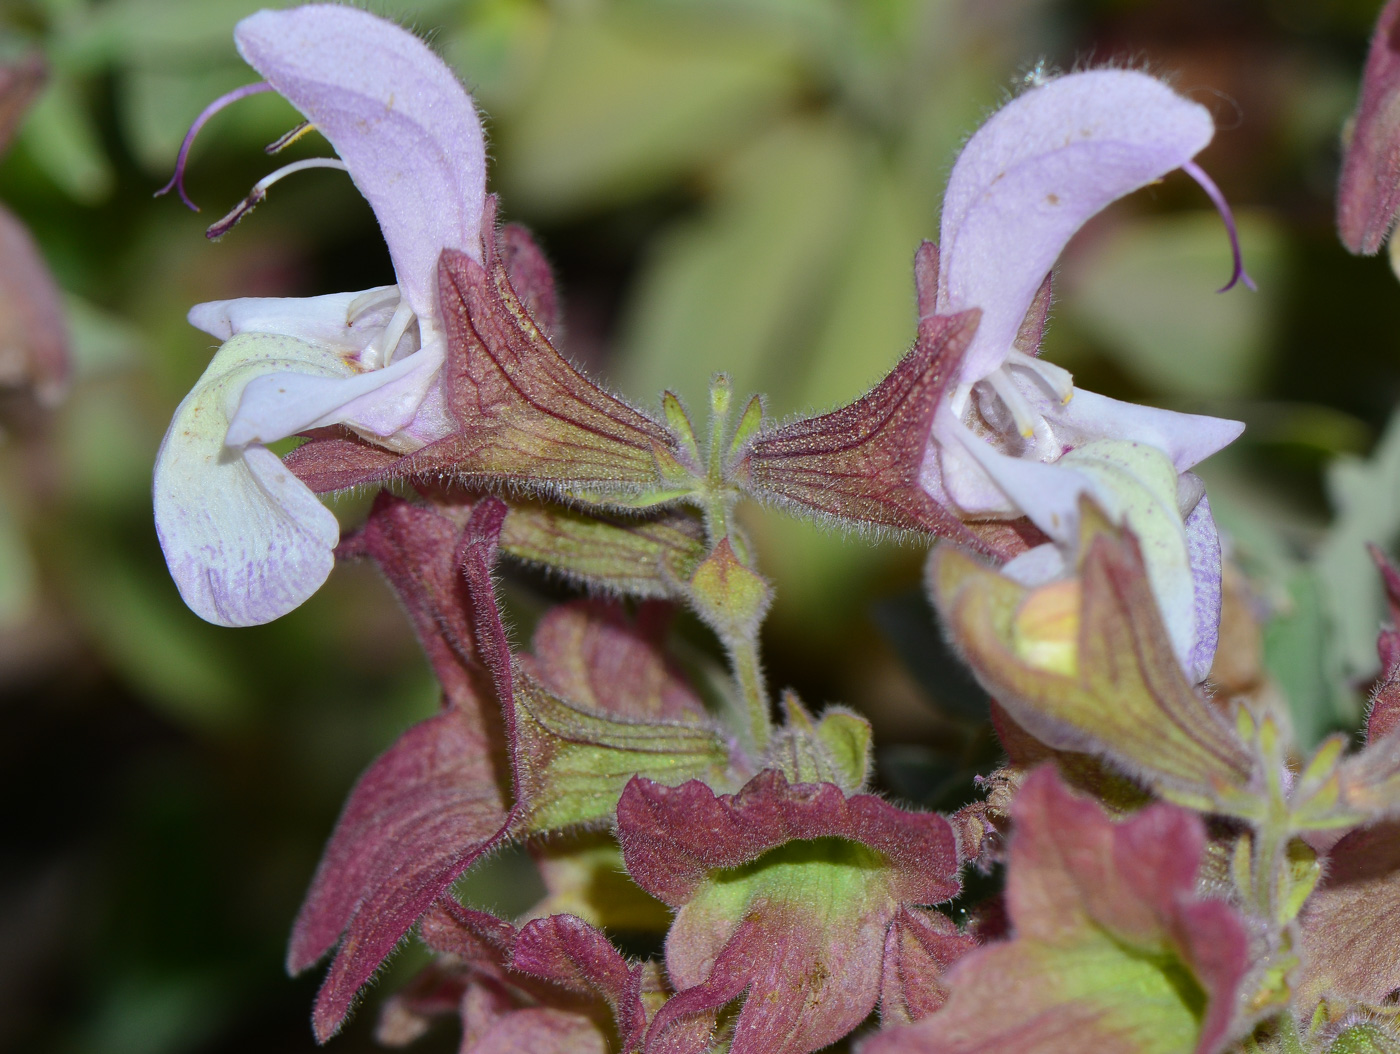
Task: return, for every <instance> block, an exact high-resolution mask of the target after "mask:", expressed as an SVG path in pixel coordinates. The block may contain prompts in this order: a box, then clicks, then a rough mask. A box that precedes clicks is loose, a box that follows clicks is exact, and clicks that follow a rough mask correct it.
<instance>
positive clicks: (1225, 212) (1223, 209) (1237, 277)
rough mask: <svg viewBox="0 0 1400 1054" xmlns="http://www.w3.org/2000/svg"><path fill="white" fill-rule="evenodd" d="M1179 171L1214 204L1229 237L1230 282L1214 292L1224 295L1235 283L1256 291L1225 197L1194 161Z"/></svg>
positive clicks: (1232, 215) (1188, 162)
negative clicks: (1232, 266) (1195, 184)
mask: <svg viewBox="0 0 1400 1054" xmlns="http://www.w3.org/2000/svg"><path fill="white" fill-rule="evenodd" d="M1181 170H1182V171H1183V172H1185V173H1186V174H1187V175H1188V176H1190V177H1191V178H1192V179H1194V180H1195V181H1196V182H1197V183H1199V184H1200V185H1201V189H1202V190H1204V191H1205V192H1206V196H1207V197H1208V198H1210V200H1211V201H1212V202H1213V203H1214V204H1215V208H1216V210H1217V211H1218V212H1219V213H1220V218H1221V219H1222V220H1224V221H1225V231H1226V233H1227V234H1229V235H1230V252H1231V253H1232V254H1233V255H1234V261H1235V270H1234V272H1233V273H1232V274H1231V275H1230V280H1229V281H1228V282H1226V283H1225V284H1224V285H1223V286H1221V287H1220V288H1219V289H1217V290H1216V292H1217V293H1226V292H1229V291H1230V290H1231V289H1233V288H1234V287H1235V283H1236V282H1243V283H1244V284H1245V286H1246V287H1247V288H1249V289H1252V290H1255V291H1256V292H1257V291H1258V289H1259V287H1258V286H1256V285H1255V284H1254V279H1252V278H1250V277H1249V275H1248V274H1247V273H1245V269H1244V255H1243V254H1242V253H1241V252H1240V235H1239V231H1238V230H1237V229H1236V228H1235V217H1234V214H1233V213H1232V212H1231V211H1230V203H1229V202H1228V201H1226V200H1225V195H1224V194H1222V193H1220V188H1219V187H1217V186H1216V185H1215V181H1214V180H1212V179H1211V178H1210V176H1208V175H1206V173H1205V169H1203V168H1201V166H1200V165H1198V164H1196V162H1194V161H1187V162H1186V163H1185V164H1183V165H1182V166H1181Z"/></svg>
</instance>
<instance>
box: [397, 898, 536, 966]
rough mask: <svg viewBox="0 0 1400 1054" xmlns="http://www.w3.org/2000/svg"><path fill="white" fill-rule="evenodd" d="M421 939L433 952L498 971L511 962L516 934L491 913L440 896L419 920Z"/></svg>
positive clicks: (510, 926) (503, 921) (506, 923)
mask: <svg viewBox="0 0 1400 1054" xmlns="http://www.w3.org/2000/svg"><path fill="white" fill-rule="evenodd" d="M418 936H419V937H421V938H422V939H423V943H424V944H426V945H427V946H428V947H429V948H432V949H433V950H434V951H437V952H442V953H444V954H446V955H451V956H453V957H454V958H456V959H458V960H460V961H461V962H465V963H471V964H473V965H475V966H478V967H483V968H486V969H488V970H497V971H499V970H504V969H505V966H506V963H507V962H509V961H510V955H511V951H512V949H514V947H515V938H516V931H515V927H514V926H512V925H511V924H510V923H509V922H507V921H506V920H505V919H501V918H497V917H496V916H495V915H492V914H491V913H490V912H489V911H479V910H477V909H476V908H468V907H464V906H462V905H461V904H459V903H458V902H457V901H456V900H455V899H453V898H452V897H451V896H441V897H439V898H438V899H437V900H435V901H433V903H432V905H431V906H430V907H429V908H428V910H427V911H425V912H424V913H423V917H422V918H421V919H419V920H418Z"/></svg>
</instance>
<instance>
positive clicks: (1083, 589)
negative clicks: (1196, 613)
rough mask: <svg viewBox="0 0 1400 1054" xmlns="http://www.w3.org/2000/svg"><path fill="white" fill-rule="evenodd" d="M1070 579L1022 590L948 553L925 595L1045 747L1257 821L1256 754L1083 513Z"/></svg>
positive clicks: (1129, 568) (1088, 509) (1106, 530)
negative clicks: (1200, 689) (1201, 686)
mask: <svg viewBox="0 0 1400 1054" xmlns="http://www.w3.org/2000/svg"><path fill="white" fill-rule="evenodd" d="M1081 519H1082V521H1083V525H1084V526H1083V531H1084V534H1083V540H1082V542H1081V552H1082V553H1083V554H1084V555H1083V556H1082V563H1081V565H1080V569H1079V578H1078V579H1074V580H1061V581H1058V582H1055V583H1052V584H1051V585H1048V586H1044V587H1041V588H1039V589H1026V588H1025V587H1023V586H1021V585H1019V584H1018V583H1016V582H1013V581H1011V580H1010V579H1009V578H1007V577H1005V576H1003V575H1001V574H999V573H997V572H996V571H994V570H992V569H991V568H988V567H985V566H983V565H982V564H980V563H979V562H978V561H977V560H975V559H974V558H973V557H971V556H969V555H967V554H965V553H962V552H959V551H957V550H954V549H951V548H946V549H943V550H940V551H939V552H936V553H935V554H934V558H933V560H932V561H931V562H930V565H929V586H930V590H931V592H932V593H933V594H934V597H935V600H936V602H937V604H938V607H939V610H940V611H941V612H942V615H943V620H944V624H945V625H947V626H948V627H949V628H950V630H951V632H952V633H953V636H954V639H955V641H956V642H957V644H958V645H959V646H960V647H961V649H962V650H963V653H964V655H965V656H966V658H967V661H968V662H969V664H970V665H971V666H972V668H973V670H974V672H975V673H976V674H977V677H978V679H979V681H980V682H981V683H982V685H983V687H985V688H986V689H987V691H988V692H990V693H991V694H992V695H993V696H994V697H995V698H996V700H997V701H998V702H999V703H1000V704H1001V706H1002V707H1003V708H1004V709H1005V710H1006V712H1007V713H1008V714H1010V715H1011V717H1012V718H1013V719H1014V720H1015V721H1016V723H1017V724H1019V725H1020V726H1021V727H1022V728H1024V729H1025V730H1026V731H1028V732H1029V733H1031V735H1033V736H1034V737H1035V738H1036V739H1038V740H1040V741H1041V742H1042V743H1044V744H1046V745H1048V746H1050V747H1052V748H1054V749H1055V750H1059V751H1073V752H1082V753H1089V754H1094V755H1096V756H1098V757H1101V758H1106V759H1108V760H1109V761H1111V762H1112V763H1114V764H1115V765H1118V766H1120V767H1121V768H1123V769H1124V770H1125V771H1127V772H1128V773H1129V774H1130V775H1133V776H1136V777H1139V778H1141V779H1143V780H1145V781H1147V782H1148V783H1149V784H1150V785H1151V786H1153V787H1154V788H1156V789H1157V790H1158V791H1159V792H1160V793H1162V794H1164V795H1166V796H1169V797H1174V798H1176V799H1178V800H1181V801H1183V802H1186V803H1188V804H1193V805H1200V806H1201V807H1203V808H1206V809H1218V810H1220V811H1226V812H1231V813H1233V814H1237V815H1247V816H1248V815H1253V814H1254V813H1253V811H1252V810H1255V809H1256V808H1257V807H1258V802H1257V800H1256V799H1257V795H1256V794H1255V793H1254V791H1253V789H1252V788H1253V787H1254V785H1255V762H1254V760H1253V755H1252V754H1251V752H1250V751H1249V749H1248V748H1247V747H1246V746H1245V744H1244V743H1243V742H1242V741H1241V740H1240V738H1239V736H1238V735H1237V733H1236V731H1235V729H1234V728H1232V727H1231V726H1230V725H1229V724H1228V723H1227V722H1226V721H1225V719H1224V717H1223V716H1222V715H1221V713H1220V712H1219V711H1218V710H1217V709H1215V708H1214V707H1213V706H1211V705H1210V704H1209V703H1208V702H1207V701H1206V700H1205V699H1204V698H1202V697H1201V696H1200V695H1198V694H1197V693H1196V691H1195V690H1194V689H1193V688H1192V686H1191V685H1190V684H1189V683H1188V682H1187V680H1186V678H1185V676H1184V675H1183V673H1182V671H1181V667H1180V665H1179V664H1178V662H1177V659H1176V656H1175V654H1174V653H1173V649H1172V644H1171V641H1170V640H1169V638H1168V636H1167V633H1166V629H1165V627H1164V626H1163V624H1162V618H1161V615H1160V614H1159V612H1158V608H1157V603H1156V601H1155V599H1154V597H1153V593H1152V588H1151V585H1150V584H1149V582H1148V579H1147V574H1146V570H1145V568H1144V565H1143V559H1142V554H1141V552H1140V550H1139V548H1138V545H1137V542H1136V540H1135V539H1134V538H1133V536H1132V534H1131V533H1130V532H1129V531H1127V530H1126V529H1115V528H1112V527H1110V526H1109V525H1108V524H1107V523H1106V522H1105V521H1104V520H1103V518H1102V516H1101V514H1099V513H1098V512H1097V511H1096V510H1095V509H1094V508H1093V506H1092V504H1090V503H1086V504H1085V506H1084V508H1083V511H1082V513H1081Z"/></svg>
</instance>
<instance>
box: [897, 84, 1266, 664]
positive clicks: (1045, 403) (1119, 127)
mask: <svg viewBox="0 0 1400 1054" xmlns="http://www.w3.org/2000/svg"><path fill="white" fill-rule="evenodd" d="M1213 132H1214V126H1213V124H1212V121H1211V118H1210V114H1209V113H1208V112H1207V111H1206V109H1205V108H1204V107H1203V106H1201V105H1199V104H1197V103H1194V102H1191V101H1190V100H1187V99H1184V98H1182V97H1181V96H1179V95H1177V94H1176V93H1175V92H1174V91H1172V90H1171V89H1170V88H1169V87H1167V86H1166V85H1165V84H1163V83H1162V82H1161V81H1159V80H1157V79H1156V78H1153V77H1150V76H1148V75H1147V74H1144V73H1140V72H1137V71H1133V70H1120V69H1100V70H1089V71H1085V72H1081V73H1075V74H1070V75H1068V76H1064V77H1060V78H1057V79H1054V80H1051V81H1048V82H1046V83H1043V84H1041V85H1038V86H1037V87H1034V88H1032V89H1031V90H1030V91H1027V92H1026V93H1025V94H1023V95H1021V96H1020V97H1019V98H1017V99H1015V100H1014V101H1013V102H1011V103H1010V104H1008V105H1007V106H1005V107H1003V108H1002V109H1001V110H1000V111H998V112H997V113H996V114H994V115H993V116H992V118H991V119H990V120H989V121H988V122H987V123H986V124H985V125H983V126H982V128H981V129H980V130H979V131H978V132H977V133H976V134H975V135H974V136H973V137H972V139H971V140H969V142H968V144H967V146H966V147H965V148H964V150H963V152H962V154H961V155H960V156H959V158H958V161H957V164H956V165H955V166H954V168H953V172H952V175H951V177H950V179H949V182H948V190H947V193H946V195H945V197H944V202H943V219H942V230H941V238H942V246H941V251H940V252H939V253H938V254H937V256H936V257H935V256H933V254H932V253H931V252H926V253H925V254H924V259H923V260H922V261H921V263H922V267H921V274H920V279H921V284H922V285H923V286H924V288H921V290H920V302H921V304H922V305H924V309H925V310H926V311H927V312H928V313H930V314H934V315H937V316H948V315H953V314H956V313H959V312H963V311H967V310H970V309H977V310H979V311H980V312H981V318H980V321H979V323H978V327H977V331H976V334H975V335H974V336H973V338H972V341H971V343H970V344H969V346H968V348H967V350H966V352H965V354H964V355H963V357H962V360H961V363H960V364H959V366H958V368H957V372H956V375H955V377H956V379H955V381H954V382H953V383H950V384H949V385H948V386H947V387H946V388H945V389H944V391H943V394H942V397H941V399H940V403H939V405H938V408H937V410H936V412H935V414H934V419H933V428H932V434H931V436H930V444H929V447H928V452H927V455H926V457H925V461H924V466H923V472H922V481H923V484H924V486H925V488H926V490H927V491H928V492H929V493H930V495H932V496H933V497H935V498H936V499H937V500H939V501H940V502H942V503H944V504H947V505H950V506H952V507H953V508H954V509H956V510H957V511H958V513H959V515H960V516H961V517H962V518H964V519H978V518H986V519H1009V518H1016V517H1020V516H1026V517H1028V518H1029V519H1030V520H1031V522H1032V523H1034V524H1035V526H1036V527H1038V528H1039V529H1040V530H1041V531H1043V532H1044V533H1045V534H1046V535H1047V536H1048V537H1049V539H1050V543H1049V544H1048V545H1047V546H1044V547H1041V548H1039V549H1033V550H1032V551H1031V552H1030V553H1028V554H1026V555H1024V556H1022V557H1020V558H1019V559H1018V560H1017V561H1015V562H1013V564H1011V565H1008V573H1011V574H1013V575H1015V576H1016V577H1018V578H1020V579H1021V580H1023V581H1027V582H1042V581H1046V580H1048V579H1050V578H1053V577H1056V576H1058V575H1060V574H1062V573H1063V571H1064V569H1065V567H1066V566H1067V557H1068V556H1069V555H1070V554H1071V553H1072V551H1073V548H1074V546H1075V544H1076V542H1077V536H1078V507H1079V499H1080V497H1081V496H1082V495H1084V494H1091V495H1093V496H1094V498H1095V500H1096V501H1098V503H1099V504H1100V505H1101V506H1103V507H1104V508H1106V509H1107V510H1108V511H1109V512H1110V513H1111V514H1113V515H1114V517H1115V518H1117V519H1126V521H1127V522H1128V523H1129V524H1130V525H1131V526H1132V527H1133V529H1134V530H1135V531H1136V532H1137V533H1138V534H1139V535H1140V536H1141V537H1142V540H1143V544H1144V549H1145V552H1146V555H1147V560H1148V568H1149V576H1150V577H1151V579H1152V582H1153V587H1154V591H1155V592H1156V594H1157V599H1158V603H1159V604H1160V605H1161V606H1162V608H1163V612H1164V615H1165V617H1166V620H1167V625H1168V629H1169V631H1170V633H1171V636H1172V640H1173V644H1174V645H1175V647H1176V650H1177V653H1178V657H1179V659H1180V661H1181V663H1182V665H1183V667H1184V668H1186V669H1187V670H1188V672H1190V673H1193V674H1194V675H1195V676H1196V678H1197V679H1200V678H1201V677H1204V676H1205V674H1206V672H1207V671H1208V670H1209V667H1210V660H1211V657H1212V656H1213V653H1214V641H1215V633H1216V625H1217V624H1218V619H1219V577H1220V570H1219V545H1218V540H1217V539H1216V534H1215V527H1214V523H1213V521H1212V520H1211V518H1210V513H1209V506H1208V505H1206V504H1204V498H1203V488H1202V487H1201V486H1200V484H1199V481H1198V480H1196V479H1195V477H1193V476H1189V475H1183V474H1184V473H1186V472H1187V470H1189V469H1190V468H1191V467H1192V466H1194V465H1195V464H1197V463H1198V462H1199V461H1201V460H1202V459H1203V458H1205V457H1207V456H1209V455H1210V454H1212V453H1214V452H1215V451H1217V450H1219V449H1220V448H1221V447H1223V446H1225V445H1226V444H1227V443H1229V442H1231V441H1232V440H1233V439H1235V438H1236V437H1237V436H1238V435H1239V434H1240V432H1241V430H1242V428H1243V426H1242V425H1240V424H1239V423H1238V422H1235V421H1226V420H1221V419H1218V418H1213V417H1202V416H1198V415H1192V414H1179V413H1173V412H1170V411H1165V410H1159V409H1154V408H1152V407H1144V406H1136V405H1133V404H1129V403H1123V402H1119V401H1117V400H1114V399H1108V398H1105V397H1104V396H1101V395H1096V394H1094V393H1093V392H1086V391H1082V390H1080V389H1078V388H1076V387H1075V386H1074V382H1073V378H1072V377H1071V376H1070V375H1069V373H1067V372H1066V371H1065V370H1063V369H1061V368H1059V367H1057V366H1054V365H1052V364H1050V363H1047V362H1045V361H1043V360H1041V359H1039V358H1037V357H1036V351H1037V350H1038V345H1039V341H1040V333H1041V330H1042V329H1043V326H1044V321H1045V314H1046V310H1047V308H1048V303H1049V290H1048V285H1047V283H1048V275H1049V272H1050V268H1051V267H1052V266H1053V264H1054V263H1055V261H1056V259H1057V258H1058V257H1059V255H1060V253H1061V251H1062V250H1063V249H1064V247H1065V245H1066V244H1067V243H1068V241H1069V239H1070V238H1071V237H1072V236H1073V235H1074V233H1075V232H1076V231H1077V230H1078V229H1079V228H1080V227H1081V226H1083V224H1084V223H1085V222H1086V221H1087V220H1088V219H1089V218H1090V217H1091V216H1093V215H1094V214H1095V213H1097V212H1099V211H1100V210H1101V209H1103V208H1104V207H1105V206H1107V205H1109V204H1110V203H1112V202H1113V201H1115V200H1117V199H1118V198H1120V197H1122V196H1124V195H1125V194H1128V193H1130V192H1131V191H1134V190H1136V189H1138V188H1140V187H1142V186H1145V185H1147V184H1149V183H1152V182H1155V181H1156V180H1159V179H1161V178H1162V177H1163V176H1165V175H1166V174H1167V173H1169V172H1171V171H1173V170H1175V169H1178V168H1180V169H1184V170H1185V171H1186V172H1187V173H1189V174H1190V175H1191V176H1193V177H1194V178H1195V179H1196V180H1197V181H1198V182H1200V183H1201V185H1202V186H1203V187H1204V188H1205V190H1206V191H1207V193H1208V194H1209V196H1210V197H1211V199H1212V200H1213V201H1214V202H1215V203H1216V204H1217V205H1218V206H1219V207H1220V208H1221V212H1222V215H1223V216H1224V217H1225V220H1226V226H1227V230H1228V231H1229V234H1230V240H1231V245H1232V248H1233V250H1234V258H1235V271H1234V274H1233V276H1232V277H1231V279H1230V282H1229V283H1228V284H1227V285H1226V287H1225V288H1226V289H1229V288H1230V287H1231V286H1233V285H1234V284H1235V283H1236V282H1238V281H1244V282H1245V283H1246V284H1250V285H1252V283H1250V280H1249V278H1248V276H1247V275H1245V274H1244V270H1243V267H1242V264H1241V262H1240V255H1239V244H1238V240H1237V238H1236V235H1235V229H1234V223H1233V220H1232V219H1231V218H1230V214H1229V211H1228V209H1227V208H1226V207H1225V204H1224V199H1223V198H1222V196H1221V195H1220V192H1219V191H1218V190H1217V189H1216V188H1215V186H1214V184H1213V183H1211V182H1210V180H1209V177H1207V176H1206V175H1205V173H1204V172H1202V171H1201V170H1200V169H1199V168H1198V167H1197V166H1196V165H1195V163H1194V162H1193V161H1192V160H1191V159H1192V158H1193V157H1194V156H1195V155H1196V154H1197V153H1198V152H1200V150H1201V149H1203V148H1204V147H1205V146H1206V144H1207V143H1209V142H1210V139H1211V136H1212V134H1213ZM1223 291H1224V290H1222V292H1223Z"/></svg>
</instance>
